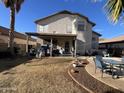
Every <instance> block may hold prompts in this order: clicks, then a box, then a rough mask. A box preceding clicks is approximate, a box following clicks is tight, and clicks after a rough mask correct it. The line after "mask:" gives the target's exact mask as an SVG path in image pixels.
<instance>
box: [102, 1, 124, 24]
mask: <svg viewBox="0 0 124 93" xmlns="http://www.w3.org/2000/svg"><path fill="white" fill-rule="evenodd" d="M104 9H105V10H106V14H107V16H108V18H109V19H110V20H111V21H112V22H114V23H116V22H117V21H118V20H119V19H120V17H121V16H123V13H124V0H108V1H107V2H106V4H105V6H104Z"/></svg>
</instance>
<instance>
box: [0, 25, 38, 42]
mask: <svg viewBox="0 0 124 93" xmlns="http://www.w3.org/2000/svg"><path fill="white" fill-rule="evenodd" d="M0 34H1V35H5V36H9V29H8V28H6V27H2V26H0ZM14 36H15V37H16V38H20V39H25V40H26V35H25V34H22V33H19V32H16V31H14ZM30 40H32V41H36V39H34V38H31V39H30Z"/></svg>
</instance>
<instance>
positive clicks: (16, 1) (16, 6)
mask: <svg viewBox="0 0 124 93" xmlns="http://www.w3.org/2000/svg"><path fill="white" fill-rule="evenodd" d="M2 2H3V3H4V5H5V7H6V8H10V31H9V40H8V48H10V52H11V54H12V55H15V53H14V28H15V12H17V13H18V12H19V10H20V8H21V5H22V3H23V2H24V0H2Z"/></svg>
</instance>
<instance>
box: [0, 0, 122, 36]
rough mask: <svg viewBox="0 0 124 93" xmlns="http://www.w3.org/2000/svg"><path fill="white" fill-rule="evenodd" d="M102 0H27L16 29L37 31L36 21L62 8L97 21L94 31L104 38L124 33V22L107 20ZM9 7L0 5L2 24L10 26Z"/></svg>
mask: <svg viewBox="0 0 124 93" xmlns="http://www.w3.org/2000/svg"><path fill="white" fill-rule="evenodd" d="M104 4H105V0H104V1H102V2H97V3H93V2H91V1H90V0H25V2H24V4H23V5H22V8H21V11H20V12H19V13H18V14H17V15H16V25H15V30H16V31H18V32H22V33H24V32H35V31H36V24H35V23H34V21H35V20H36V19H39V18H43V17H46V16H48V15H51V14H53V13H56V12H58V11H61V10H69V11H72V12H78V13H80V14H83V15H85V16H87V17H88V18H89V19H90V20H91V21H93V22H95V23H96V26H95V27H94V28H93V30H94V31H96V32H99V33H101V34H102V37H104V38H112V37H114V36H119V35H123V34H124V24H123V23H122V22H119V23H118V24H116V25H114V24H112V23H110V22H109V21H108V20H107V17H106V16H105V13H104V10H103V6H104ZM9 22H10V17H9V9H6V8H5V7H4V5H3V4H1V5H0V25H1V26H4V27H8V28H9Z"/></svg>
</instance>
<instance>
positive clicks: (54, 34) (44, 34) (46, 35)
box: [26, 32, 77, 38]
mask: <svg viewBox="0 0 124 93" xmlns="http://www.w3.org/2000/svg"><path fill="white" fill-rule="evenodd" d="M26 34H27V35H29V36H36V37H41V38H44V37H54V38H55V37H56V38H57V37H76V36H77V35H76V34H59V33H34V32H26Z"/></svg>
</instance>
